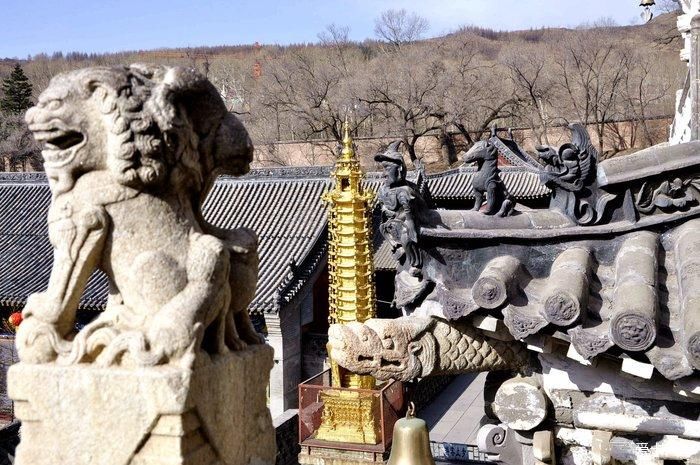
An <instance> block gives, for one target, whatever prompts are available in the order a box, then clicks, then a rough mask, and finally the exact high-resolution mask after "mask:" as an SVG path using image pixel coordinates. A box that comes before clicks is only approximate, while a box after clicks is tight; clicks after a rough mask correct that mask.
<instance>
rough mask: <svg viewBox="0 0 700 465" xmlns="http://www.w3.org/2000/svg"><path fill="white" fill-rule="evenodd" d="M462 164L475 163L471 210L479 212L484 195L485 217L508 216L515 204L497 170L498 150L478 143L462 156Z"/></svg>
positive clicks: (485, 142)
mask: <svg viewBox="0 0 700 465" xmlns="http://www.w3.org/2000/svg"><path fill="white" fill-rule="evenodd" d="M463 161H464V163H473V162H476V166H477V173H476V175H474V177H473V178H472V186H473V188H474V199H475V200H474V207H473V210H475V211H479V209H480V208H481V206H482V204H483V203H484V194H486V211H485V212H484V213H486V214H487V215H498V216H508V215H510V214H511V213H512V212H513V208H514V207H515V203H514V202H513V199H512V198H511V195H510V193H508V190H507V189H506V186H505V184H503V180H502V179H501V176H500V172H501V170H499V169H498V150H497V149H496V146H494V145H493V144H492V143H490V142H489V141H479V142H477V143H476V144H474V146H473V147H472V148H471V149H469V151H468V152H467V153H466V154H465V155H464V158H463Z"/></svg>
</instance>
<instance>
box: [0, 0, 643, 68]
mask: <svg viewBox="0 0 700 465" xmlns="http://www.w3.org/2000/svg"><path fill="white" fill-rule="evenodd" d="M638 5H639V0H335V1H332V0H189V1H186V0H0V17H2V21H1V24H2V26H0V58H3V57H8V58H9V57H19V58H24V57H26V56H27V55H28V54H32V55H33V54H36V53H40V52H45V53H49V54H50V53H52V52H54V51H63V52H69V51H81V52H113V51H120V50H135V49H152V48H159V47H181V46H199V45H223V44H225V45H234V44H247V43H254V42H256V41H257V42H260V43H264V44H268V43H281V44H287V43H292V42H313V41H316V40H317V37H316V36H317V34H318V33H319V32H320V31H321V30H323V28H324V27H325V26H326V25H328V24H330V23H336V24H338V25H347V26H350V34H351V37H352V38H353V39H356V40H362V39H365V38H368V37H373V36H374V32H373V28H374V19H375V18H376V17H377V16H378V15H379V14H380V13H381V12H382V11H383V10H386V9H389V8H405V9H407V10H409V11H413V12H416V13H418V14H420V15H421V16H424V17H426V18H427V19H428V20H429V22H430V31H429V35H439V34H442V33H445V32H449V31H451V30H454V29H455V28H457V27H459V26H460V25H464V24H474V25H478V26H484V27H491V28H496V29H509V30H513V29H526V28H530V27H541V26H575V25H577V24H580V23H583V22H591V21H595V20H597V19H599V18H601V17H610V18H613V19H614V20H615V21H616V22H617V23H619V24H629V23H630V22H632V21H633V20H635V19H636V18H638V17H639V14H640V12H641V10H640V8H639V6H638Z"/></svg>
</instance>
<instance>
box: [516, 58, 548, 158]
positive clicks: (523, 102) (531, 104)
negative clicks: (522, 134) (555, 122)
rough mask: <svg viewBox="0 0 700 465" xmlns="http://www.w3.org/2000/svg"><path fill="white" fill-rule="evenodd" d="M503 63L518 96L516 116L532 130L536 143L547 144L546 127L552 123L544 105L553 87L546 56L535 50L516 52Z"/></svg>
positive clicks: (546, 103) (546, 104)
mask: <svg viewBox="0 0 700 465" xmlns="http://www.w3.org/2000/svg"><path fill="white" fill-rule="evenodd" d="M505 61H506V66H507V68H508V71H509V75H510V80H511V83H512V85H513V88H514V92H515V93H516V94H517V95H518V97H519V99H518V102H519V108H518V116H519V117H520V119H522V120H523V122H524V123H525V125H526V126H528V127H531V128H532V129H533V132H534V135H535V139H536V140H537V143H538V144H547V145H549V138H548V137H547V126H548V125H549V124H550V123H551V121H550V118H549V117H548V116H547V113H546V111H545V106H548V105H549V103H550V100H551V98H552V87H553V85H554V84H553V82H552V77H551V69H550V68H549V67H548V63H547V60H546V57H545V54H544V53H542V52H541V51H539V50H536V49H526V50H523V49H518V50H516V51H514V53H512V54H511V55H510V56H509V57H508V58H507V59H506V60H505Z"/></svg>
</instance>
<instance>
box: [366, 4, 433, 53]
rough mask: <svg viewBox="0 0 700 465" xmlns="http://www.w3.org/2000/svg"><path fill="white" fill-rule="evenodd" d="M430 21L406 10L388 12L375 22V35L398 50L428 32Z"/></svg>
mask: <svg viewBox="0 0 700 465" xmlns="http://www.w3.org/2000/svg"><path fill="white" fill-rule="evenodd" d="M428 28H429V25H428V20H427V19H425V18H423V17H421V16H418V15H417V14H415V13H409V12H407V11H406V10H405V9H403V8H402V9H400V10H393V9H392V10H386V11H384V12H382V14H381V15H380V16H379V18H377V19H376V20H375V21H374V33H375V35H376V36H377V37H378V38H379V39H380V40H385V41H387V42H389V43H390V44H391V45H393V46H394V47H395V48H396V49H399V48H401V46H402V45H403V44H405V43H409V42H414V41H416V40H418V39H420V38H421V37H422V36H423V34H425V33H426V32H427V31H428Z"/></svg>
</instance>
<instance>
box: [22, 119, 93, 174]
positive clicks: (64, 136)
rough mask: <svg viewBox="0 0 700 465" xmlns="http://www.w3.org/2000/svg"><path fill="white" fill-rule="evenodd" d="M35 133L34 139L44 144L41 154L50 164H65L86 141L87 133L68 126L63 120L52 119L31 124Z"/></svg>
mask: <svg viewBox="0 0 700 465" xmlns="http://www.w3.org/2000/svg"><path fill="white" fill-rule="evenodd" d="M29 129H30V130H31V131H32V132H33V133H34V139H36V141H37V142H39V143H40V144H42V145H43V147H42V152H41V154H42V155H43V157H44V162H45V163H46V164H48V165H63V164H65V163H68V162H70V160H71V159H72V158H73V157H74V156H75V152H76V151H75V150H72V149H75V148H76V147H78V146H80V145H81V144H83V143H84V142H85V135H84V134H83V133H82V132H80V131H77V130H75V129H72V128H69V127H67V126H66V125H65V124H63V123H62V122H61V121H57V120H52V121H50V122H47V123H34V124H30V125H29Z"/></svg>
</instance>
